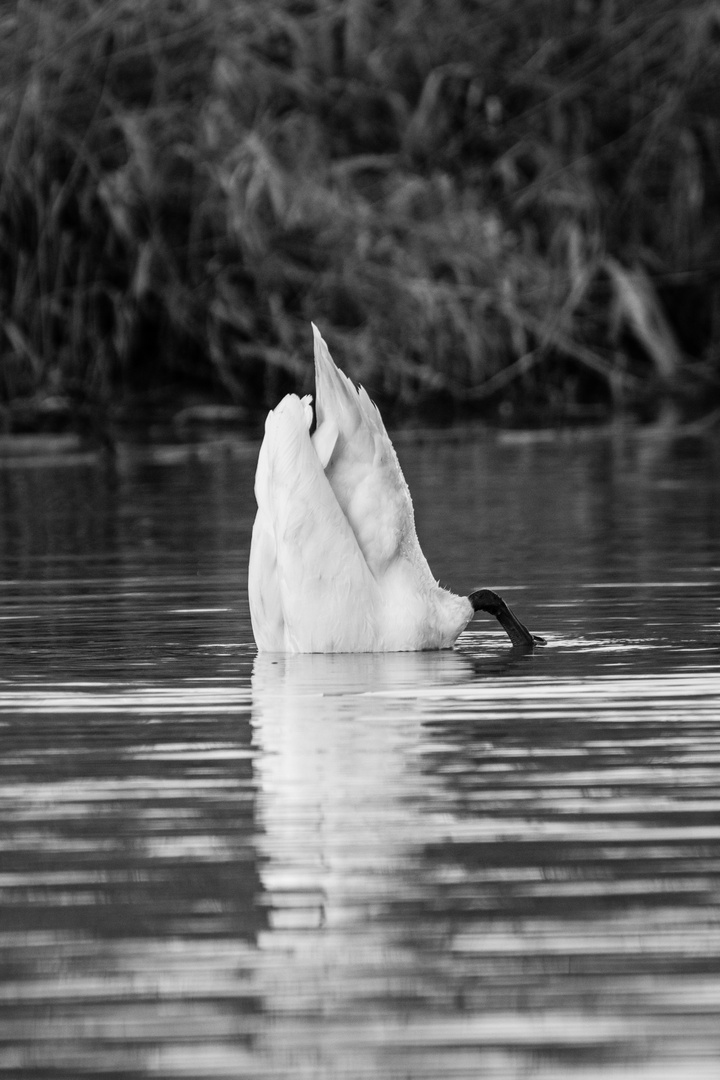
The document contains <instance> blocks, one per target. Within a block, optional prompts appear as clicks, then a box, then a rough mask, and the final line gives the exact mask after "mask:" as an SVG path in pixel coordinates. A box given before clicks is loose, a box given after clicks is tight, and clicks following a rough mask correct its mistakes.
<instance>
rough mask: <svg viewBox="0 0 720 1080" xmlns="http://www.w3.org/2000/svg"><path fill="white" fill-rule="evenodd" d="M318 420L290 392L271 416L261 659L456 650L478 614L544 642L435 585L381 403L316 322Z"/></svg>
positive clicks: (265, 447)
mask: <svg viewBox="0 0 720 1080" xmlns="http://www.w3.org/2000/svg"><path fill="white" fill-rule="evenodd" d="M313 335H314V339H315V385H316V398H315V412H316V421H317V423H316V428H315V431H314V433H313V434H312V435H311V434H310V428H311V424H312V406H311V404H310V402H311V398H310V397H309V396H308V397H304V398H302V399H301V398H299V397H297V395H295V394H288V395H287V396H286V397H284V398H283V399H282V401H281V402H280V404H279V405H278V406H277V407H276V408H275V409H273V410H272V412H270V413H269V415H268V418H267V420H266V422H265V438H264V439H263V443H262V446H261V448H260V456H259V458H258V464H257V473H256V476H255V497H256V499H257V504H258V512H257V517H256V519H255V524H254V527H253V533H252V544H251V548H250V564H249V571H248V592H249V600H250V615H251V619H252V627H253V633H254V635H255V641H256V642H257V646H258V649H259V650H260V651H261V652H291V653H331V652H397V651H415V650H420V649H447V648H450V647H451V646H452V645H453V643H454V642H455V640H456V638H457V637H458V635H459V634H460V633H461V632H462V631H463V630H464V629H465V627H466V626H467V624H468V623H469V622H470V620H471V619H472V617H473V615H474V613H475V612H476V611H487V612H490V613H491V614H493V615H495V616H496V618H497V619H498V620H499V622H500V624H501V625H502V626H503V628H504V629H505V630H506V631H507V633H508V635H509V637H510V640H511V641H512V642H513V644H515V645H525V646H530V647H532V646H533V645H534V644H536V643H538V642H542V639H540V638H535V637H534V636H533V635H532V634H531V633H530V631H529V630H528V629H527V628H526V627H525V626H523V624H522V623H521V622H520V620H519V619H517V618H516V616H515V615H513V613H512V612H511V611H510V609H509V608H508V606H507V604H505V602H504V601H503V600H502V599H501V598H500V597H499V596H498V595H497V594H496V593H493V592H491V591H490V590H489V589H482V590H479V591H477V592H473V593H471V594H470V596H467V597H466V596H456V595H455V594H454V593H451V592H449V591H448V590H447V589H443V588H441V587H440V585H438V583H437V581H435V579H434V577H433V576H432V573H431V572H430V567H429V566H428V564H427V560H426V559H425V556H424V555H423V553H422V551H421V549H420V544H419V542H418V538H417V533H416V532H415V515H414V513H413V505H412V499H411V498H410V492H409V490H408V486H407V484H406V483H405V478H404V477H403V474H402V471H401V469H400V463H399V462H398V459H397V455H396V453H395V450H394V448H393V445H392V443H391V442H390V439H389V437H388V434H387V432H386V431H385V426H384V424H383V422H382V419H381V417H380V413H379V412H378V410H377V408H376V406H375V405H374V404H373V403H372V402H371V400H370V398H369V397H368V395H367V393H366V392H365V390H364V389H362V388H360V389H357V388H356V387H355V386H354V385H353V384H352V383H351V382H350V380H349V379H348V378H347V376H346V375H344V374H343V373H342V372H341V371H340V370H339V369H338V368H337V367H336V366H335V364H334V362H333V359H332V357H331V356H330V352H329V351H328V347H327V345H326V344H325V342H324V341H323V339H322V337H321V336H320V333H319V332H318V329H317V327H316V326H314V325H313Z"/></svg>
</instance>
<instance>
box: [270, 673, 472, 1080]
mask: <svg viewBox="0 0 720 1080" xmlns="http://www.w3.org/2000/svg"><path fill="white" fill-rule="evenodd" d="M472 677H473V673H472V666H471V665H470V664H469V663H468V661H467V660H464V659H463V658H462V657H460V656H458V655H457V654H456V653H450V652H448V653H433V654H430V653H427V654H412V653H408V654H370V655H358V654H355V655H350V656H339V655H336V656H321V655H317V656H314V655H310V656H302V655H296V656H280V655H274V656H270V655H265V656H263V655H261V656H258V658H257V660H256V663H255V667H254V671H253V677H252V692H253V710H252V722H253V739H254V741H255V743H256V756H255V761H256V768H257V772H256V776H257V780H258V796H257V802H256V814H257V826H258V839H257V844H258V854H259V868H260V877H261V880H262V887H263V898H264V902H265V903H266V904H267V907H268V912H267V915H268V918H267V926H268V927H269V929H268V930H267V931H265V932H263V933H261V935H260V939H259V943H260V947H261V957H262V962H261V964H260V965H259V968H258V973H257V974H258V978H259V980H260V985H259V986H258V987H257V989H258V991H259V993H260V995H261V997H262V1000H263V1002H264V1009H265V1010H266V1011H267V1012H268V1013H269V1014H270V1015H272V1016H273V1018H274V1022H273V1025H272V1039H270V1040H268V1041H267V1042H265V1041H264V1040H263V1043H264V1045H263V1046H262V1049H261V1053H263V1054H264V1055H266V1056H267V1057H269V1058H270V1059H271V1062H272V1065H273V1067H276V1068H278V1069H282V1068H285V1067H286V1066H287V1067H289V1063H290V1061H291V1060H292V1063H293V1067H298V1068H299V1067H300V1066H301V1065H302V1066H303V1067H305V1066H307V1067H308V1068H309V1067H310V1063H311V1062H312V1068H313V1069H314V1070H315V1071H314V1072H313V1073H312V1075H323V1076H326V1075H327V1076H331V1075H332V1076H335V1075H347V1074H346V1073H345V1072H343V1069H344V1068H347V1055H348V1053H349V1054H350V1055H351V1056H352V1060H353V1066H354V1067H357V1068H359V1066H360V1065H362V1066H363V1068H364V1069H366V1071H367V1070H369V1071H368V1075H376V1074H377V1073H376V1071H374V1070H375V1066H376V1065H377V1064H378V1062H377V1061H376V1060H375V1056H374V1055H376V1054H377V1052H378V1048H379V1044H381V1043H382V1041H383V1031H384V1030H385V1025H386V1024H387V1023H390V1022H391V1019H390V1014H391V1013H392V1010H390V1013H388V1010H387V1008H385V1007H382V1006H381V1005H380V1004H377V1003H376V1004H374V1005H372V1007H371V1006H370V1004H369V1000H370V999H369V998H368V993H369V992H370V990H371V989H372V988H373V987H375V989H377V987H378V986H380V985H382V983H383V982H384V981H386V980H387V979H388V978H389V975H388V971H393V972H395V976H394V977H395V978H398V979H400V980H403V981H404V980H407V981H408V985H409V986H411V985H414V983H415V980H416V979H417V978H419V977H420V976H419V974H418V972H416V968H417V966H418V964H420V963H421V962H422V961H421V959H420V957H419V955H418V954H416V951H415V949H414V948H413V947H412V946H410V947H408V945H407V943H400V942H399V940H398V935H397V928H396V926H395V924H394V922H393V920H392V919H391V918H390V916H389V914H388V912H389V911H391V909H392V901H393V900H398V899H399V898H402V897H403V896H407V894H408V876H410V877H411V878H412V880H421V873H420V869H421V863H422V852H421V843H422V840H421V833H422V829H421V828H420V827H419V818H418V814H419V805H420V803H421V800H422V798H423V797H424V798H427V796H428V786H429V785H431V784H432V780H429V779H428V777H427V775H423V771H422V768H421V765H420V762H419V760H418V754H417V749H418V746H419V743H420V739H421V735H420V731H421V718H420V714H419V705H418V702H419V701H420V700H421V699H422V692H423V689H424V688H428V689H429V688H432V687H437V686H439V685H444V684H455V685H456V684H457V683H458V682H462V681H465V680H467V679H468V678H472ZM403 688H405V689H408V690H412V691H414V692H411V693H407V694H399V695H395V694H390V693H388V694H387V695H386V694H385V693H384V692H383V691H386V690H387V691H391V690H392V691H395V690H398V689H401V690H402V689H403ZM290 958H291V959H290ZM380 996H381V998H382V994H381V995H380ZM300 1018H302V1021H301V1019H300ZM312 1018H316V1019H317V1021H318V1022H317V1023H312V1022H311V1020H312ZM301 1022H302V1024H303V1025H304V1027H303V1030H304V1041H303V1046H299V1045H298V1044H297V1036H298V1031H299V1030H300V1028H299V1026H298V1025H299V1023H301ZM308 1025H309V1026H308ZM368 1025H369V1026H368ZM259 1049H260V1048H259ZM363 1075H365V1072H363Z"/></svg>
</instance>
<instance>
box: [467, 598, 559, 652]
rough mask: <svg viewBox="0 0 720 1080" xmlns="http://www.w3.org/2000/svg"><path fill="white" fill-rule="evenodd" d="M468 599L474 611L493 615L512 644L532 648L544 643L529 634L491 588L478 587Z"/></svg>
mask: <svg viewBox="0 0 720 1080" xmlns="http://www.w3.org/2000/svg"><path fill="white" fill-rule="evenodd" d="M468 600H469V601H470V603H471V604H472V606H473V610H474V611H487V613H488V614H489V615H494V616H495V618H496V619H497V621H498V622H499V623H500V625H501V626H502V628H503V630H504V631H505V633H506V634H507V636H508V637H509V638H510V640H511V642H512V643H513V645H522V646H523V647H524V648H530V649H532V648H534V646H535V645H545V644H546V642H545V639H544V638H541V637H538V636H537V635H536V634H531V633H530V631H529V630H528V628H527V626H525V624H524V623H522V622H520V620H519V619H518V617H517V615H516V614H515V613H514V612H513V611H511V610H510V608H509V607H508V606H507V604H506V603H505V601H504V600H503V598H502V596H498V594H497V593H496V592H493V591H492V589H478V590H477V592H474V593H471V594H470V596H469V597H468Z"/></svg>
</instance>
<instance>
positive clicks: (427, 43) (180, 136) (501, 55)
mask: <svg viewBox="0 0 720 1080" xmlns="http://www.w3.org/2000/svg"><path fill="white" fill-rule="evenodd" d="M0 91H1V92H0V147H1V153H0V161H2V165H1V166H0V167H1V169H2V174H1V177H0V418H3V417H4V425H5V428H6V430H7V429H11V430H12V429H15V430H17V429H20V428H22V427H23V426H31V425H32V424H38V423H40V424H42V423H51V422H55V421H53V420H52V418H53V417H55V418H56V419H57V417H63V416H66V415H68V414H69V415H73V414H75V415H82V413H83V410H85V411H86V412H87V411H88V410H89V411H91V412H95V413H98V414H99V415H101V416H105V417H110V418H114V419H122V418H123V417H126V418H127V417H131V416H133V415H139V414H140V413H142V412H143V411H144V412H146V413H147V411H148V410H150V411H151V412H152V411H153V410H160V409H167V408H169V409H171V410H172V409H175V408H180V407H181V406H182V405H187V404H188V403H193V402H217V403H225V404H230V405H235V406H237V407H239V408H240V409H241V410H246V411H247V414H248V415H249V416H255V415H256V414H257V412H258V410H259V409H264V408H265V407H266V406H267V405H268V404H272V403H274V402H275V401H276V400H277V398H278V396H279V395H280V394H281V393H283V392H285V391H286V390H288V389H300V390H303V391H305V390H308V389H309V388H310V387H311V382H312V375H311V335H310V328H309V325H308V324H309V321H310V319H313V320H314V321H316V322H317V323H318V325H319V326H320V328H321V330H322V331H323V333H324V334H325V336H326V337H327V339H328V342H329V344H330V347H331V349H332V350H333V351H334V353H335V355H336V358H337V359H338V361H339V362H340V363H341V365H342V366H343V367H344V368H345V369H346V370H348V371H349V372H350V373H351V374H352V375H353V376H354V377H355V378H356V379H359V380H361V381H362V382H363V383H364V384H365V385H366V386H367V387H368V389H369V390H370V391H371V392H372V393H373V395H374V396H375V397H376V399H377V400H379V401H380V402H382V403H383V405H384V406H386V407H388V408H390V410H391V415H393V413H392V408H393V406H394V407H395V413H394V415H395V416H398V415H400V414H401V413H402V412H403V411H406V410H408V409H420V410H421V411H422V409H423V407H424V406H425V407H427V408H432V410H433V413H434V415H437V416H440V415H466V416H467V415H468V414H471V415H474V414H482V415H485V416H489V417H493V416H498V417H500V418H501V419H503V420H504V421H506V422H521V421H522V422H527V421H528V420H530V421H536V422H547V421H554V420H561V419H564V420H568V419H570V420H573V419H587V418H588V417H594V416H603V415H607V413H608V412H610V411H612V410H616V409H624V410H629V411H630V412H632V413H635V414H636V415H652V413H653V410H655V409H656V408H657V407H658V402H660V401H662V400H672V401H675V402H679V403H680V404H681V407H683V408H685V409H686V411H695V412H701V411H703V410H704V411H707V410H709V409H711V408H712V407H713V405H717V404H718V402H719V401H720V364H719V363H718V360H719V351H720V325H719V324H720V256H719V255H718V252H720V5H719V4H718V3H717V0H698V2H692V0H690V2H687V3H684V4H678V3H676V2H675V0H644V2H643V0H640V2H639V3H638V2H636V0H558V2H557V3H552V4H548V3H547V2H546V0H475V2H473V0H53V3H45V2H42V0H19V2H17V3H13V4H0ZM43 418H44V419H43Z"/></svg>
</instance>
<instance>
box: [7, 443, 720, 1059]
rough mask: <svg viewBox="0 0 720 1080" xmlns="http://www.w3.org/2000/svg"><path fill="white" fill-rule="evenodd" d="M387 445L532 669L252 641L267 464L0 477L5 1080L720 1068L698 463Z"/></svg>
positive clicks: (436, 539) (136, 465)
mask: <svg viewBox="0 0 720 1080" xmlns="http://www.w3.org/2000/svg"><path fill="white" fill-rule="evenodd" d="M399 450H400V455H401V459H402V461H403V465H404V468H405V472H406V477H407V479H408V482H409V484H410V487H411V489H412V491H413V495H414V498H415V505H416V515H417V520H418V529H419V532H420V536H421V541H422V543H423V546H424V549H425V551H426V553H427V555H428V558H429V560H430V562H431V565H432V566H433V569H434V571H435V572H436V574H437V575H438V576H439V577H440V578H441V580H442V581H443V583H444V584H447V585H449V586H450V587H453V588H455V589H457V590H458V591H462V592H468V591H470V589H471V588H473V587H477V586H480V585H487V586H490V587H494V588H497V589H498V590H500V591H502V592H503V593H504V594H505V595H506V596H507V598H508V599H509V600H510V601H511V603H512V604H513V606H514V607H516V608H517V610H518V612H519V613H520V614H521V617H522V618H523V619H524V620H525V621H526V622H528V624H529V625H530V626H531V628H532V629H533V630H536V631H537V632H540V633H543V634H544V635H545V636H547V638H548V642H549V643H548V646H547V647H546V648H544V649H541V650H537V651H536V652H535V653H534V654H533V655H530V656H528V655H526V654H523V653H517V652H515V651H514V650H512V649H511V648H510V647H509V646H508V644H507V640H506V639H505V638H504V636H503V635H502V633H501V632H500V631H499V629H498V628H497V627H496V625H495V624H494V623H493V622H491V621H489V620H486V621H480V620H478V621H476V622H475V623H474V624H473V626H472V629H471V630H470V631H468V632H467V633H466V634H465V635H463V637H462V638H461V640H460V643H459V645H458V648H457V649H456V650H455V651H453V652H447V653H437V654H419V655H412V654H411V655H406V654H397V655H388V656H350V657H341V656H337V657H322V656H316V657H277V656H275V657H257V656H256V654H255V649H254V646H253V644H252V636H251V632H250V627H249V621H248V611H247V595H246V588H245V580H244V577H245V567H246V562H247V545H248V541H249V533H250V527H251V523H252V517H253V514H254V503H253V498H252V472H253V468H254V450H253V449H250V450H247V451H246V450H243V449H242V448H232V447H224V448H223V447H219V448H215V449H213V448H207V447H206V448H200V449H197V450H192V449H189V450H182V449H168V450H167V451H162V450H159V449H156V450H155V451H153V452H147V451H143V452H141V451H132V452H131V451H127V450H126V451H123V453H122V454H121V455H120V460H119V463H118V467H117V469H115V470H113V469H108V468H107V467H106V466H104V465H102V463H100V462H98V461H95V460H93V459H91V458H88V459H85V458H78V459H76V460H74V459H72V458H54V459H51V460H49V461H46V462H42V461H40V462H39V461H37V460H35V459H33V460H32V461H30V460H27V461H25V460H22V459H17V460H14V461H13V462H12V463H11V462H9V461H6V462H4V463H3V466H2V467H0V589H1V590H2V591H1V596H2V601H1V607H0V665H1V666H0V748H1V750H2V753H1V754H0V1072H1V1073H2V1074H3V1075H4V1076H8V1077H17V1078H22V1080H30V1078H33V1080H34V1078H42V1077H48V1078H50V1077H53V1078H59V1077H67V1078H68V1080H69V1078H71V1077H72V1078H77V1077H81V1076H92V1077H97V1076H103V1077H117V1078H121V1077H122V1078H126V1077H132V1078H135V1077H137V1078H139V1077H154V1078H168V1080H170V1078H175V1077H187V1078H193V1080H201V1078H202V1080H204V1078H214V1077H252V1078H255V1077H265V1078H278V1080H279V1078H291V1077H292V1078H295V1077H300V1078H312V1080H315V1078H318V1080H338V1078H340V1080H342V1078H348V1080H355V1078H358V1080H360V1078H365V1077H367V1078H370V1077H373V1078H375V1077H377V1078H380V1080H383V1078H392V1080H400V1078H402V1080H445V1078H453V1080H455V1078H462V1080H466V1078H467V1080H471V1078H472V1080H475V1078H477V1077H479V1076H483V1077H489V1078H494V1077H498V1078H505V1077H512V1078H516V1077H518V1078H519V1077H529V1076H532V1077H540V1078H548V1080H550V1078H553V1080H555V1078H563V1077H573V1078H582V1080H588V1078H592V1080H616V1078H618V1077H633V1078H634V1077H640V1078H644V1077H648V1078H649V1077H652V1078H658V1077H659V1078H663V1080H664V1078H665V1077H667V1078H671V1077H672V1078H675V1080H677V1078H684V1077H688V1078H690V1077H700V1078H705V1077H708V1078H709V1077H716V1076H717V1075H718V1071H717V1070H718V1063H719V1062H720V904H719V900H720V719H719V718H720V555H719V554H718V552H719V551H720V545H719V541H720V499H719V498H718V496H719V495H720V455H719V454H718V450H717V449H716V448H715V447H714V446H713V445H712V444H708V443H705V442H700V441H695V440H687V439H686V440H664V441H660V440H657V439H649V438H639V437H636V436H630V435H626V434H623V433H619V434H617V435H615V436H611V437H605V438H596V439H592V440H585V441H583V440H579V439H576V440H568V441H557V440H554V441H549V442H548V443H542V442H528V441H524V440H520V439H517V438H513V437H505V438H500V439H486V440H480V441H477V442H475V443H473V444H472V445H469V446H468V445H463V444H459V443H456V442H453V441H450V440H448V441H436V440H434V441H432V442H428V443H417V442H413V443H410V442H407V443H406V442H403V443H401V444H400V446H399Z"/></svg>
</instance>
